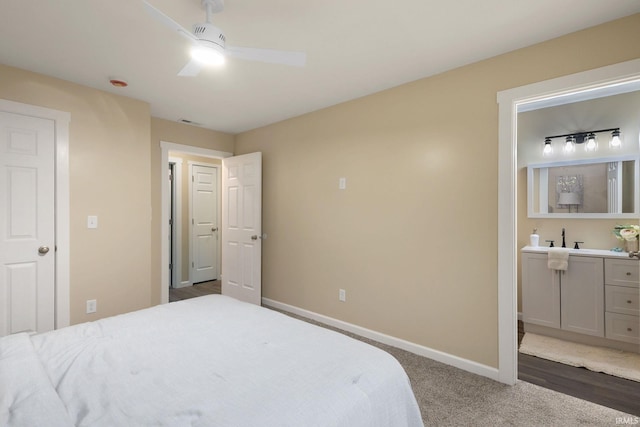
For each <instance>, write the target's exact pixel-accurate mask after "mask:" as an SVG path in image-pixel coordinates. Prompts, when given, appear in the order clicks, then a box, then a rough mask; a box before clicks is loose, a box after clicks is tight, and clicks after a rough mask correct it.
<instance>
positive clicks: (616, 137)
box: [609, 130, 622, 150]
mask: <svg viewBox="0 0 640 427" xmlns="http://www.w3.org/2000/svg"><path fill="white" fill-rule="evenodd" d="M620 147H622V138H620V131H619V130H614V131H613V132H611V140H610V141H609V148H612V149H614V150H615V149H618V148H620Z"/></svg>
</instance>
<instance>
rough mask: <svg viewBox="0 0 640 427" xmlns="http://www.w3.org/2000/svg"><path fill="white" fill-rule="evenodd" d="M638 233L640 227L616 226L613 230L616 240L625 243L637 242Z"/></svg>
mask: <svg viewBox="0 0 640 427" xmlns="http://www.w3.org/2000/svg"><path fill="white" fill-rule="evenodd" d="M639 233H640V226H638V225H616V226H615V227H614V228H613V234H615V235H616V238H617V239H618V240H622V241H627V242H630V241H633V240H638V234H639Z"/></svg>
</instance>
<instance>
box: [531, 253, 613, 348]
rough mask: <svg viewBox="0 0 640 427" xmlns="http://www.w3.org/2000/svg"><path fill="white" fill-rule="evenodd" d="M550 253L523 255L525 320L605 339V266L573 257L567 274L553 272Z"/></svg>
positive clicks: (595, 261)
mask: <svg viewBox="0 0 640 427" xmlns="http://www.w3.org/2000/svg"><path fill="white" fill-rule="evenodd" d="M547 260H548V256H547V254H546V253H544V254H542V253H526V252H523V254H522V320H523V322H525V323H530V324H535V325H541V326H546V327H550V328H559V329H563V330H565V331H571V332H575V333H579V334H585V335H592V336H597V337H604V335H605V319H604V262H603V259H602V258H597V257H583V256H570V257H569V266H568V269H567V270H564V271H558V270H550V269H549V268H548V267H547Z"/></svg>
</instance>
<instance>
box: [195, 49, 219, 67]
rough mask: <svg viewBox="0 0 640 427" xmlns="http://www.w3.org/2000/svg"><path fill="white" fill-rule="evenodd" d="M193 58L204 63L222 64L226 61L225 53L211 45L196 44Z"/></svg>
mask: <svg viewBox="0 0 640 427" xmlns="http://www.w3.org/2000/svg"><path fill="white" fill-rule="evenodd" d="M191 58H193V59H194V60H195V61H197V62H198V63H200V64H202V65H222V64H224V62H225V58H224V53H222V52H220V51H219V50H217V49H216V48H214V47H211V46H194V47H193V48H192V49H191Z"/></svg>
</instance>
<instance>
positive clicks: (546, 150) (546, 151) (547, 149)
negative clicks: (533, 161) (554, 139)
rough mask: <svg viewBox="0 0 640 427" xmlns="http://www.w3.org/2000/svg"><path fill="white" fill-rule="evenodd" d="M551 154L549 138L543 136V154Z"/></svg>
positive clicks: (551, 148)
mask: <svg viewBox="0 0 640 427" xmlns="http://www.w3.org/2000/svg"><path fill="white" fill-rule="evenodd" d="M552 154H553V147H552V146H551V139H549V138H545V140H544V148H543V149H542V155H543V156H550V155H552Z"/></svg>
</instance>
